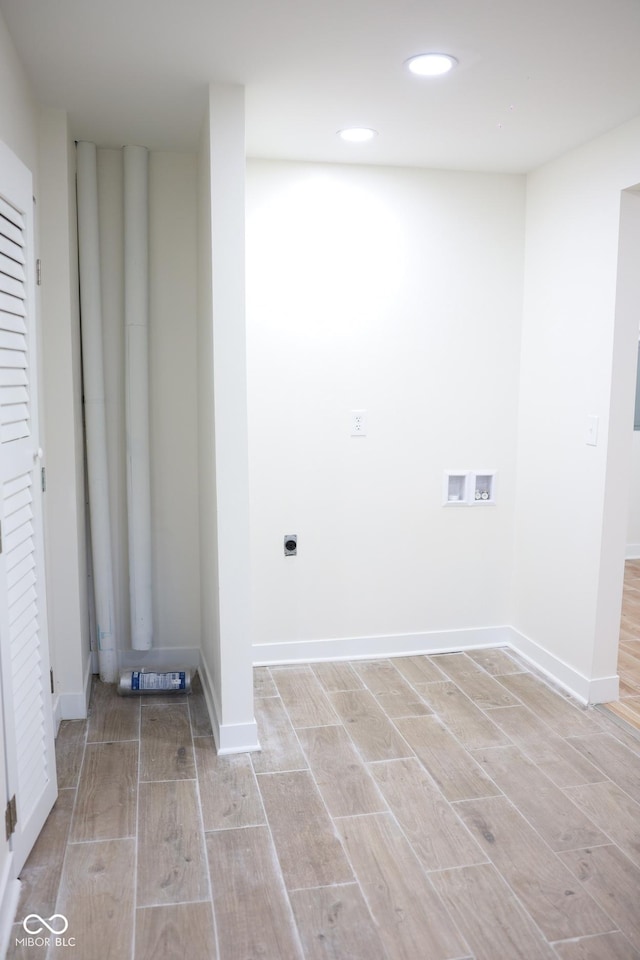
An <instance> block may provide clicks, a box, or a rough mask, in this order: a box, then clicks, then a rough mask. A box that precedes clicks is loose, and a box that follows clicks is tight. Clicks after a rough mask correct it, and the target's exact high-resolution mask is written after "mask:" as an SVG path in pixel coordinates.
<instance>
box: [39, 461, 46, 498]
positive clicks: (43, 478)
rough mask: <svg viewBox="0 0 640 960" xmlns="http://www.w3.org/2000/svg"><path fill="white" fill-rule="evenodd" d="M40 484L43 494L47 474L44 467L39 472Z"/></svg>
mask: <svg viewBox="0 0 640 960" xmlns="http://www.w3.org/2000/svg"><path fill="white" fill-rule="evenodd" d="M40 484H41V486H42V492H43V493H44V492H45V491H46V489H47V472H46V468H45V467H42V468H41V470H40Z"/></svg>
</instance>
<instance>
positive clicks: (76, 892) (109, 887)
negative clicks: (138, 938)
mask: <svg viewBox="0 0 640 960" xmlns="http://www.w3.org/2000/svg"><path fill="white" fill-rule="evenodd" d="M134 871H135V840H133V839H120V840H102V841H100V842H98V843H75V844H72V845H71V846H69V847H68V849H67V857H66V860H65V864H64V869H63V872H62V880H61V882H60V893H59V896H58V902H57V905H56V912H57V913H61V914H63V915H64V916H65V917H66V918H67V920H68V921H69V929H68V931H67V933H66V934H65V936H67V937H75V940H76V946H75V948H74V949H73V950H71V948H70V947H69V946H64V945H60V946H57V947H56V946H55V945H54V944H52V945H51V947H50V949H49V951H48V953H47V958H48V960H63V958H64V957H66V958H67V960H68V957H69V954H70V953H74V954H75V953H77V955H78V956H79V957H82V960H131V957H132V952H133V904H134V902H135V901H134Z"/></svg>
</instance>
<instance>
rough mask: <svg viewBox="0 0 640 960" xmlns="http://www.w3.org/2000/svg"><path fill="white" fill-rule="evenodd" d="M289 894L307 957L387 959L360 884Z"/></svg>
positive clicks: (309, 959) (310, 959)
mask: <svg viewBox="0 0 640 960" xmlns="http://www.w3.org/2000/svg"><path fill="white" fill-rule="evenodd" d="M290 896H291V904H292V906H293V912H294V914H295V918H296V922H297V924H298V930H299V931H300V937H301V939H302V944H303V947H304V955H305V960H338V958H343V960H347V958H348V960H388V956H387V953H386V951H385V949H384V947H383V946H382V941H381V940H380V935H379V933H378V930H377V928H376V926H375V924H374V922H373V920H372V918H371V914H370V913H369V910H368V909H367V905H366V903H365V902H364V899H363V897H362V894H361V893H360V888H359V887H358V885H357V884H355V883H349V884H343V885H342V886H339V887H318V888H316V889H315V890H296V891H295V892H294V893H292V894H291V895H290Z"/></svg>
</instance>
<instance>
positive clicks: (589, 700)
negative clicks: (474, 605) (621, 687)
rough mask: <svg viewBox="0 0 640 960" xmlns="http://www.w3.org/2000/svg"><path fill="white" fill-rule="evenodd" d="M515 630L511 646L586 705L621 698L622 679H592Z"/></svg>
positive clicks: (512, 631)
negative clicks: (619, 685)
mask: <svg viewBox="0 0 640 960" xmlns="http://www.w3.org/2000/svg"><path fill="white" fill-rule="evenodd" d="M510 629H511V639H510V640H509V646H510V647H511V649H512V650H514V651H515V652H516V653H518V654H519V655H520V656H521V657H523V658H524V659H525V660H528V661H529V663H531V664H533V666H535V667H537V669H538V670H540V672H541V673H543V674H545V676H547V677H549V679H550V680H552V681H553V682H554V683H556V684H557V685H558V686H560V687H562V688H563V690H566V691H567V692H568V693H570V694H571V695H572V696H573V697H575V699H576V700H579V701H580V703H584V704H594V703H608V702H609V701H611V700H617V699H618V677H617V675H616V676H612V677H594V678H592V679H591V680H590V679H589V678H588V677H585V676H584V675H583V674H581V673H579V671H578V670H576V669H575V668H574V667H571V666H570V665H569V664H568V663H565V662H564V661H563V660H560V658H559V657H556V656H555V654H552V653H549V651H548V650H545V649H544V648H543V647H541V646H539V645H538V644H537V643H535V641H533V640H530V639H529V638H528V637H526V636H525V635H524V634H522V633H520V632H519V631H518V630H515V629H514V628H513V627H511V628H510Z"/></svg>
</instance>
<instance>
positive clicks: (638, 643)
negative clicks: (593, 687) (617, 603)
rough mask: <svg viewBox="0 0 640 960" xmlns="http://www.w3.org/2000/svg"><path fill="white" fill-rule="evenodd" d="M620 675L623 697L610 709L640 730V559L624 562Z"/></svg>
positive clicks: (608, 707)
mask: <svg viewBox="0 0 640 960" xmlns="http://www.w3.org/2000/svg"><path fill="white" fill-rule="evenodd" d="M618 674H619V676H620V694H619V699H618V700H617V701H616V702H615V703H608V704H606V708H607V710H610V711H611V712H612V713H614V714H616V715H617V716H618V717H621V718H622V719H623V720H625V721H626V722H627V723H630V724H631V725H632V726H633V727H635V728H636V729H637V730H640V560H627V561H626V563H625V565H624V591H623V597H622V618H621V621H620V644H619V647H618Z"/></svg>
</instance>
